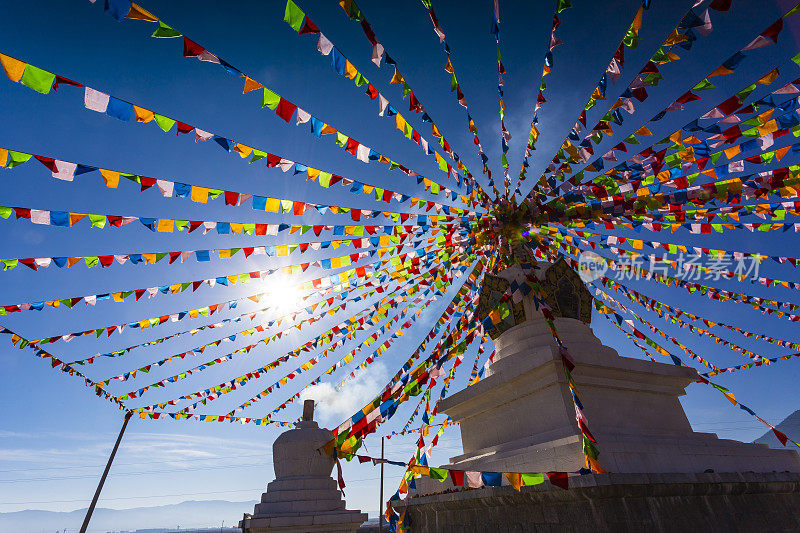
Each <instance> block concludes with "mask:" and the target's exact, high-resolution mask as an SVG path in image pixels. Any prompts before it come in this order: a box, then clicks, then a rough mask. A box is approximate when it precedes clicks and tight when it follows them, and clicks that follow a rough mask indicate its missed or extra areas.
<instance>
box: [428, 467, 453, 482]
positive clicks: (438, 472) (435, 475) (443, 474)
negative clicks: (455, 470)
mask: <svg viewBox="0 0 800 533" xmlns="http://www.w3.org/2000/svg"><path fill="white" fill-rule="evenodd" d="M448 475H449V472H448V471H447V469H446V468H433V467H431V469H430V476H431V478H432V479H438V480H439V481H444V480H445V479H447V477H448Z"/></svg>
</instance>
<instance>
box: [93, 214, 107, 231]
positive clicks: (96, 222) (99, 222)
mask: <svg viewBox="0 0 800 533" xmlns="http://www.w3.org/2000/svg"><path fill="white" fill-rule="evenodd" d="M89 220H90V221H91V223H92V227H96V228H103V227H105V225H106V222H107V219H106V216H105V215H91V214H90V215H89Z"/></svg>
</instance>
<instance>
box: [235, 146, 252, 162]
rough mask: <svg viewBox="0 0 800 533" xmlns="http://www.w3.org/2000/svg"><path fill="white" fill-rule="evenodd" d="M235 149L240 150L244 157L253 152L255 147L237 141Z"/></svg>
mask: <svg viewBox="0 0 800 533" xmlns="http://www.w3.org/2000/svg"><path fill="white" fill-rule="evenodd" d="M233 149H234V150H236V151H237V152H239V155H240V156H241V158H242V159H244V158H245V157H247V156H249V155H250V154H251V153H253V147H252V146H247V145H246V144H242V143H236V145H235V146H234V147H233Z"/></svg>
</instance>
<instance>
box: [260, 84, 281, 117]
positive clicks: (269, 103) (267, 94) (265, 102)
mask: <svg viewBox="0 0 800 533" xmlns="http://www.w3.org/2000/svg"><path fill="white" fill-rule="evenodd" d="M279 103H281V97H280V96H278V95H277V94H275V93H274V92H272V91H270V90H269V89H267V88H266V87H264V97H263V98H262V99H261V107H265V106H266V107H268V108H270V109H272V110H273V111H275V108H276V107H278V104H279Z"/></svg>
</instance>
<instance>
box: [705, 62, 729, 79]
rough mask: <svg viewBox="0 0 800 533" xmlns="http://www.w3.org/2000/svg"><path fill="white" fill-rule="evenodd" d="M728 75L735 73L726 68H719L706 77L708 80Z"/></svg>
mask: <svg viewBox="0 0 800 533" xmlns="http://www.w3.org/2000/svg"><path fill="white" fill-rule="evenodd" d="M728 74H733V71H732V70H731V69H729V68H728V67H725V66H722V65H720V66H718V67H717V68H716V70H714V72H712V73H711V74H709V75H708V76H706V77H707V78H713V77H714V76H727V75H728Z"/></svg>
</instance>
